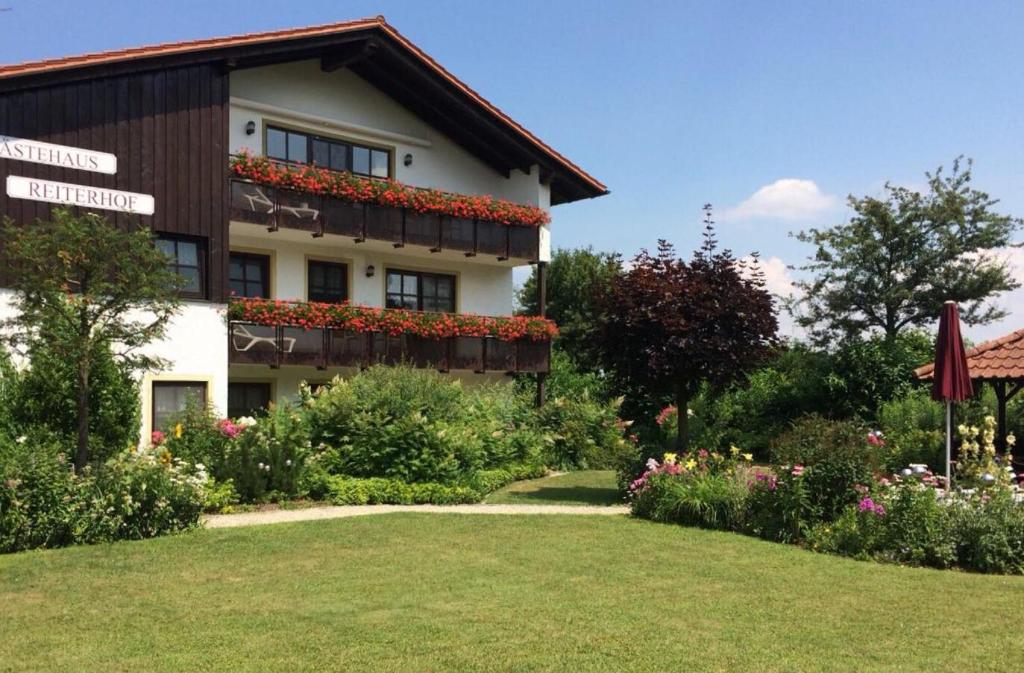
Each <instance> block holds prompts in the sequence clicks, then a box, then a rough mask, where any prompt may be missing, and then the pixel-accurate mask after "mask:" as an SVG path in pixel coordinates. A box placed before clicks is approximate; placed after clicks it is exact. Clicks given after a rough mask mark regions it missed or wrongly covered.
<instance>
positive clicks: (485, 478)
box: [466, 463, 546, 495]
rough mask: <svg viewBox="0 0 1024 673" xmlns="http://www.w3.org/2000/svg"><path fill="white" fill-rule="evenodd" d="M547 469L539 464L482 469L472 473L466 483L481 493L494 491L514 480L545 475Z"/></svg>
mask: <svg viewBox="0 0 1024 673" xmlns="http://www.w3.org/2000/svg"><path fill="white" fill-rule="evenodd" d="M545 472H546V470H545V469H544V467H542V466H540V465H537V464H530V463H526V464H521V465H508V466H506V467H503V468H496V469H492V470H480V471H479V472H477V473H476V474H474V475H472V476H471V477H470V478H469V479H468V480H467V482H466V485H467V486H469V487H470V488H472V489H473V490H474V491H476V492H478V493H480V494H481V495H486V494H488V493H493V492H494V491H497V490H498V489H499V488H502V487H504V486H507V485H509V484H511V483H512V482H514V481H521V480H523V479H536V478H538V477H543V476H544V474H545Z"/></svg>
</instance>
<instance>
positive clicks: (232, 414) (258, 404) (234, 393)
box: [228, 381, 270, 418]
mask: <svg viewBox="0 0 1024 673" xmlns="http://www.w3.org/2000/svg"><path fill="white" fill-rule="evenodd" d="M269 405H270V384H269V383H256V382H251V381H239V382H235V383H229V384H228V418H239V417H241V416H255V415H256V414H259V413H260V412H262V411H264V410H265V409H266V408H267V407H268V406H269Z"/></svg>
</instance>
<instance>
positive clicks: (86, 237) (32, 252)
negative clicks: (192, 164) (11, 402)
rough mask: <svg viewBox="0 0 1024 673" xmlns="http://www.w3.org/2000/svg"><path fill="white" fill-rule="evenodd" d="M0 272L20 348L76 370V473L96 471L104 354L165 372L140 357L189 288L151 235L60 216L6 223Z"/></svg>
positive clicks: (65, 213)
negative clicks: (12, 301) (94, 407)
mask: <svg viewBox="0 0 1024 673" xmlns="http://www.w3.org/2000/svg"><path fill="white" fill-rule="evenodd" d="M3 233H4V247H3V250H2V251H0V263H3V264H4V266H5V267H6V269H7V284H8V286H9V287H10V288H11V289H12V290H13V291H14V294H15V298H16V307H17V309H18V311H17V314H16V315H15V316H14V317H12V318H10V319H8V320H6V321H4V325H3V326H4V327H5V328H6V329H7V330H8V334H7V336H8V339H9V340H10V341H11V343H12V344H13V345H14V346H15V347H16V348H18V347H21V348H25V347H27V348H28V349H29V350H30V351H31V349H32V348H36V349H39V348H44V349H46V350H47V351H48V352H49V353H51V354H52V355H53V356H55V357H60V358H62V359H64V361H65V362H67V363H70V364H71V365H72V366H73V367H74V370H75V398H76V410H75V411H76V429H77V446H76V451H75V469H76V470H81V469H82V468H83V467H85V465H86V464H87V463H88V461H89V425H90V418H89V417H90V408H91V401H90V397H91V396H90V392H91V385H92V380H91V377H92V375H93V371H94V368H95V367H96V366H97V362H96V356H97V353H99V352H101V351H103V350H104V349H112V350H113V352H114V356H115V359H116V361H117V362H119V363H120V364H121V365H122V366H123V367H125V368H126V369H127V370H129V371H138V370H142V369H152V368H155V367H158V366H160V365H161V361H160V360H159V359H158V358H155V357H153V356H150V355H147V354H145V353H143V352H141V350H140V349H142V348H143V347H144V346H146V345H147V344H150V343H152V342H153V341H155V340H157V339H160V338H161V337H162V336H163V335H164V332H165V329H166V326H167V322H168V321H169V320H170V318H171V317H173V316H174V315H175V314H176V313H177V311H178V309H179V307H180V300H179V298H178V289H179V288H180V287H181V282H182V279H181V278H180V277H179V276H178V275H177V274H176V273H175V272H174V271H173V270H172V269H171V268H170V267H169V266H168V264H167V257H166V256H165V255H164V254H163V253H162V252H160V251H159V250H158V249H157V248H156V246H154V245H153V240H152V235H151V234H150V232H149V230H148V229H144V228H133V229H131V230H128V231H125V230H121V229H117V228H116V227H114V226H113V225H112V224H110V223H109V222H108V221H107V220H106V219H104V218H102V217H100V216H99V215H95V214H84V215H76V214H74V213H72V212H70V211H69V210H66V209H57V210H54V211H53V215H52V220H50V221H49V222H46V221H37V222H36V223H35V224H34V225H32V226H24V227H22V226H17V225H15V224H14V223H13V222H11V221H10V220H7V221H6V222H5V223H4V227H3Z"/></svg>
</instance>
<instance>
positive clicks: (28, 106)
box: [0, 65, 229, 301]
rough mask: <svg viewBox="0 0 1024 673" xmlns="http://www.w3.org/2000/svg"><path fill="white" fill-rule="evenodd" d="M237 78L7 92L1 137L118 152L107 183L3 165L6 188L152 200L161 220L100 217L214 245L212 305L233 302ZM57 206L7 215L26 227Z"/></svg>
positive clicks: (14, 204) (0, 96)
mask: <svg viewBox="0 0 1024 673" xmlns="http://www.w3.org/2000/svg"><path fill="white" fill-rule="evenodd" d="M227 116H228V76H227V74H226V73H225V72H224V71H223V70H221V69H219V68H218V67H216V66H213V65H195V66H188V67H178V68H170V69H166V70H155V71H150V72H140V73H133V74H126V75H119V76H114V77H106V78H99V79H93V80H89V81H86V82H73V83H67V84H54V85H51V86H44V87H40V88H35V89H23V90H18V91H4V90H3V85H2V83H0V134H4V135H10V136H16V137H20V138H29V139H32V140H40V141H43V142H50V143H57V144H61V145H71V146H74V147H81V148H85V149H91V150H99V151H103V152H110V153H112V154H115V155H116V156H117V174H116V175H104V174H101V173H90V172H87V171H77V170H69V169H64V168H57V167H51V166H43V165H41V164H32V163H27V162H21V161H11V160H7V159H0V184H2V183H4V182H5V181H6V179H7V176H8V175H12V174H13V175H23V176H27V177H37V178H42V179H46V180H59V181H61V182H70V183H74V184H84V185H92V186H96V187H107V188H110V189H122V190H127V191H132V192H141V193H143V194H152V195H153V196H154V198H155V199H156V212H155V214H154V215H153V216H152V217H141V216H134V215H124V214H120V213H114V212H113V211H97V212H99V213H100V214H102V215H105V216H107V217H109V218H110V219H111V220H112V221H114V222H116V223H117V224H118V225H119V226H122V227H128V226H132V224H133V223H135V222H139V223H141V224H143V225H145V226H148V227H150V228H151V229H152V230H153V231H160V232H169V233H175V234H187V235H191V236H202V237H205V238H207V239H208V245H207V250H208V254H209V273H210V277H209V288H210V298H211V299H213V300H214V301H223V300H224V299H225V297H226V282H227V260H228V252H229V245H228V224H227V223H228V218H227V210H226V207H227V203H226V199H225V192H224V187H225V184H226V180H227V150H226V148H227V129H228V124H227ZM51 207H52V206H51V205H50V204H45V203H37V202H34V201H26V200H22V199H10V198H8V197H7V195H6V189H3V188H0V214H3V215H6V216H9V217H11V218H13V219H14V220H15V221H16V222H19V223H22V224H27V223H31V222H33V221H35V220H36V219H38V218H46V217H47V216H48V215H49V212H50V208H51Z"/></svg>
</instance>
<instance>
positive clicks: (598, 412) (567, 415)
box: [537, 393, 635, 470]
mask: <svg viewBox="0 0 1024 673" xmlns="http://www.w3.org/2000/svg"><path fill="white" fill-rule="evenodd" d="M621 404H622V400H621V399H616V400H612V401H610V402H599V401H597V400H595V399H593V398H591V397H590V395H589V394H586V393H584V394H583V395H582V396H581V397H579V398H568V397H559V398H556V399H554V400H551V401H549V402H548V403H547V404H545V405H544V406H543V407H541V408H540V409H538V410H537V419H538V422H539V424H540V427H542V428H543V429H544V430H546V431H547V432H548V434H549V435H550V441H549V442H548V444H547V446H546V447H545V452H544V461H545V463H546V464H547V465H548V466H549V467H552V468H555V469H559V470H603V469H615V468H616V467H618V465H619V464H620V462H621V458H622V457H623V456H624V455H629V456H632V455H633V454H634V453H635V447H634V445H633V444H632V442H633V441H634V440H635V437H633V438H630V439H627V431H628V428H629V423H627V422H624V421H622V420H621V419H619V417H618V415H617V414H618V410H619V407H620V405H621Z"/></svg>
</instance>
